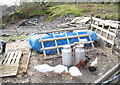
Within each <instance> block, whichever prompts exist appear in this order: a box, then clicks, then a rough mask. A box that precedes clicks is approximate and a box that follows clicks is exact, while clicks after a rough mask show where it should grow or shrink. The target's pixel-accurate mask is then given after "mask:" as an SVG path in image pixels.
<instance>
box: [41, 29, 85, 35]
mask: <svg viewBox="0 0 120 85" xmlns="http://www.w3.org/2000/svg"><path fill="white" fill-rule="evenodd" d="M85 29H86V27H72V28H67V29H60V30H52V31H42V32H39V34H45V33H52V32H64V31H73V30H85Z"/></svg>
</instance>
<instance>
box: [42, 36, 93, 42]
mask: <svg viewBox="0 0 120 85" xmlns="http://www.w3.org/2000/svg"><path fill="white" fill-rule="evenodd" d="M90 35H91V34H84V35H76V36H68V37H59V38H50V39H42V40H40V42H47V41H54V40H62V39H67V38H76V37H86V36H90Z"/></svg>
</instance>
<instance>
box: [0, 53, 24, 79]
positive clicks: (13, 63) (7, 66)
mask: <svg viewBox="0 0 120 85" xmlns="http://www.w3.org/2000/svg"><path fill="white" fill-rule="evenodd" d="M21 56H22V52H21V51H19V52H8V53H6V54H5V55H3V56H2V57H1V60H0V77H5V76H15V75H16V74H17V71H18V67H19V61H20V58H21Z"/></svg>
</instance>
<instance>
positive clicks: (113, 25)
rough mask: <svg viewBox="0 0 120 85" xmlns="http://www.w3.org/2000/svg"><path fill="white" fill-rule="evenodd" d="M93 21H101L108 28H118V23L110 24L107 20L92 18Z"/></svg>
mask: <svg viewBox="0 0 120 85" xmlns="http://www.w3.org/2000/svg"><path fill="white" fill-rule="evenodd" d="M92 19H93V20H95V21H99V22H100V23H104V24H105V25H106V26H110V27H113V28H118V23H112V22H109V23H108V21H106V20H102V19H99V18H95V17H92ZM106 22H107V23H106Z"/></svg>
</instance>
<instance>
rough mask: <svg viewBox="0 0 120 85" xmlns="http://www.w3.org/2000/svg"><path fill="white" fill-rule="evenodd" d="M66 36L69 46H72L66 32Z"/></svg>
mask: <svg viewBox="0 0 120 85" xmlns="http://www.w3.org/2000/svg"><path fill="white" fill-rule="evenodd" d="M65 36H66V37H67V42H68V45H70V41H69V39H68V36H67V33H66V32H65Z"/></svg>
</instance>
